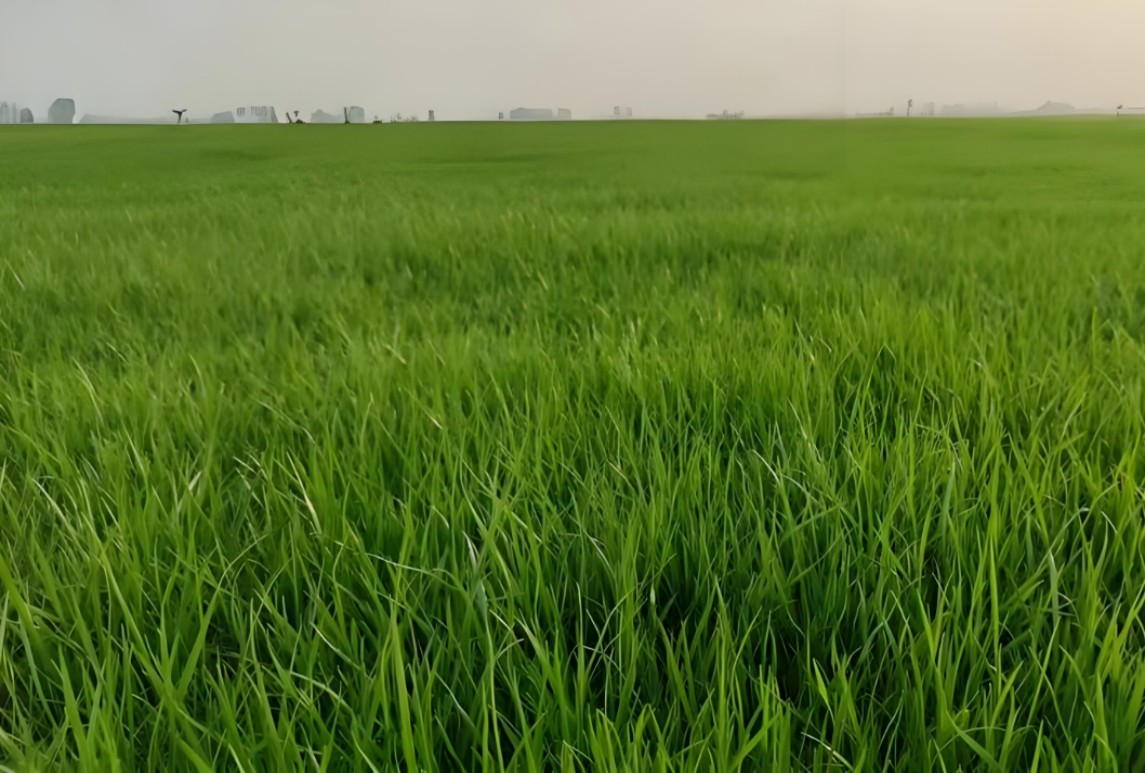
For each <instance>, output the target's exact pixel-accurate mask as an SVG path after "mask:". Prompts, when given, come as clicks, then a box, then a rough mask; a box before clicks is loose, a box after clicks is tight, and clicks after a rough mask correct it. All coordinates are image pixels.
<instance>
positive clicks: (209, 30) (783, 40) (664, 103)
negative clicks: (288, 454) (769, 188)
mask: <svg viewBox="0 0 1145 773" xmlns="http://www.w3.org/2000/svg"><path fill="white" fill-rule="evenodd" d="M1143 28H1145V4H1141V3H1139V2H1136V1H1135V0H1103V1H1102V2H1101V3H1095V4H1090V5H1086V6H1084V7H1082V6H1079V5H1077V4H1076V3H1072V2H1067V0H1040V1H1035V0H963V1H962V2H958V3H954V2H948V1H947V0H941V1H940V0H800V2H798V3H790V2H788V3H780V2H778V0H706V1H705V2H704V3H694V2H683V0H660V1H659V2H653V1H652V0H630V1H629V2H617V1H616V0H578V1H577V2H565V3H560V4H558V3H537V2H535V1H533V0H487V2H483V3H481V4H473V3H465V2H462V1H461V0H419V2H418V3H397V2H382V3H379V2H373V1H372V0H329V2H327V3H313V2H310V0H306V1H305V2H304V1H303V0H241V1H237V0H194V2H192V0H107V1H106V2H100V3H91V2H85V1H84V0H54V1H53V2H45V0H4V2H3V3H0V29H2V30H4V39H3V41H0V100H4V101H8V102H10V103H11V102H15V103H17V104H19V105H21V106H27V107H30V108H31V109H32V110H33V111H34V112H35V113H36V115H37V117H39V116H41V115H44V114H45V113H46V111H47V108H48V106H49V105H50V104H51V102H52V101H53V100H55V99H56V98H58V97H70V98H73V99H75V100H76V105H77V117H78V116H82V115H84V114H88V113H92V114H99V115H115V116H123V117H147V116H157V115H163V114H166V113H167V111H169V110H170V109H172V108H176V107H177V108H183V107H186V108H188V110H189V112H188V116H193V117H196V118H209V117H210V116H212V115H213V114H215V113H218V112H220V111H226V110H234V109H235V108H236V107H237V106H239V105H252V104H257V105H273V106H275V107H276V108H278V109H279V110H280V111H285V110H291V111H294V110H299V111H302V113H304V114H306V115H309V114H311V113H312V112H314V111H317V110H326V111H340V109H341V106H343V105H354V104H358V105H363V106H364V107H365V109H366V112H367V114H368V115H370V116H373V115H381V116H389V115H390V114H392V113H396V112H401V113H405V114H410V113H417V114H419V115H421V116H422V117H423V118H424V117H425V115H426V113H427V112H428V110H430V109H435V110H436V113H437V119H438V120H482V119H484V120H496V118H497V115H498V113H500V112H505V113H508V112H509V111H510V110H513V109H515V108H517V107H520V106H552V107H554V108H555V107H556V106H558V105H559V106H563V107H568V108H570V109H571V110H572V113H573V115H574V116H576V117H577V118H598V117H599V118H605V117H608V116H610V115H611V114H612V112H613V109H614V106H615V105H618V104H619V105H625V106H629V105H630V106H632V108H633V113H634V115H635V116H636V117H639V118H674V117H680V118H685V117H687V118H700V117H703V116H704V115H707V114H709V113H718V112H720V111H722V110H729V111H743V112H744V113H746V114H747V115H749V116H769V115H797V114H816V115H826V114H853V113H856V112H876V111H882V110H886V109H887V108H889V107H891V106H892V105H893V106H894V107H895V108H896V112H901V113H905V105H906V100H907V99H909V98H913V99H914V100H915V101H916V104H917V105H922V104H925V103H929V102H933V103H935V104H937V105H942V104H972V103H997V104H998V105H999V107H1000V109H1003V110H1031V109H1034V108H1037V107H1038V106H1039V105H1041V104H1043V103H1044V102H1046V101H1048V100H1053V101H1057V102H1064V103H1069V104H1072V105H1074V106H1076V107H1079V108H1093V107H1101V108H1114V107H1116V105H1118V104H1123V103H1126V104H1145V81H1143V80H1142V79H1141V78H1140V73H1141V71H1142V67H1141V65H1142V64H1143V61H1142V60H1143V59H1145V53H1143V52H1142V51H1141V50H1140V47H1139V46H1138V45H1137V41H1136V39H1135V37H1136V35H1137V32H1138V31H1139V30H1140V29H1143Z"/></svg>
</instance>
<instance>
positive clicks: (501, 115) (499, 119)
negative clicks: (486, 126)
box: [497, 113, 505, 121]
mask: <svg viewBox="0 0 1145 773" xmlns="http://www.w3.org/2000/svg"><path fill="white" fill-rule="evenodd" d="M497 120H498V121H504V120H505V114H504V113H497Z"/></svg>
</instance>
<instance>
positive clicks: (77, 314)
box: [0, 118, 1145, 771]
mask: <svg viewBox="0 0 1145 773" xmlns="http://www.w3.org/2000/svg"><path fill="white" fill-rule="evenodd" d="M1143 438H1145V121H1141V122H1135V121H1133V120H1132V119H1130V120H1126V119H1120V120H1116V119H1112V118H1110V119H1094V120H1072V121H1058V120H1050V119H1046V120H1034V119H1029V120H1024V121H1023V120H1017V121H1009V120H982V121H955V120H950V121H946V120H931V121H926V120H909V121H908V120H901V119H900V120H890V121H862V122H856V121H852V122H749V121H727V122H705V123H672V122H663V123H656V122H614V123H613V122H609V123H560V124H557V123H554V124H533V125H502V124H448V123H438V124H420V125H384V126H372V125H371V126H299V127H286V126H274V127H256V126H236V127H215V126H201V127H200V126H179V127H175V126H170V127H81V126H75V127H47V126H35V127H3V128H2V129H0V767H2V768H5V769H12V770H60V769H64V770H83V771H114V770H122V771H132V770H160V769H172V770H198V771H209V770H243V771H260V770H292V769H297V770H316V771H319V770H328V771H341V770H364V771H365V770H379V771H385V770H407V771H423V770H425V771H436V770H442V771H461V770H486V771H501V770H508V771H548V770H562V771H566V770H567V771H620V770H625V771H652V770H663V771H667V770H673V771H695V770H711V771H733V770H751V771H763V770H776V771H784V770H791V771H801V770H855V771H860V770H861V771H872V770H877V771H882V770H886V771H955V770H1038V771H1059V770H1060V771H1067V770H1068V771H1074V770H1079V771H1114V770H1133V769H1140V767H1141V766H1143V765H1145V612H1143V607H1145V448H1143Z"/></svg>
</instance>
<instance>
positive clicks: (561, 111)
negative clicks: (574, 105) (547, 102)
mask: <svg viewBox="0 0 1145 773" xmlns="http://www.w3.org/2000/svg"><path fill="white" fill-rule="evenodd" d="M557 120H558V121H571V120H572V110H569V109H568V108H567V107H558V108H557Z"/></svg>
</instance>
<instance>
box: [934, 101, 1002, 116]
mask: <svg viewBox="0 0 1145 773" xmlns="http://www.w3.org/2000/svg"><path fill="white" fill-rule="evenodd" d="M997 114H998V103H997V102H979V103H974V104H969V105H961V104H959V105H943V106H942V108H941V110H940V112H939V115H942V116H946V117H949V118H958V117H969V116H982V115H997Z"/></svg>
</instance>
